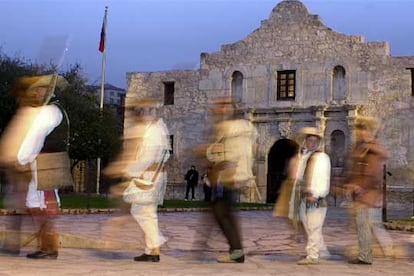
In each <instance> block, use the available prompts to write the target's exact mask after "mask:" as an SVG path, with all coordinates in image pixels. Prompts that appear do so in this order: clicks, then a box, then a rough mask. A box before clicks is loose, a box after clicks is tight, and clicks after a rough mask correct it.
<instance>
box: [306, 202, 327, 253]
mask: <svg viewBox="0 0 414 276" xmlns="http://www.w3.org/2000/svg"><path fill="white" fill-rule="evenodd" d="M326 211H327V208H326V207H320V208H309V209H307V224H306V225H307V227H306V228H307V231H308V242H307V245H306V252H307V255H308V257H309V258H312V259H315V260H317V259H319V249H320V247H321V244H322V241H323V238H322V226H323V223H324V221H325V216H326Z"/></svg>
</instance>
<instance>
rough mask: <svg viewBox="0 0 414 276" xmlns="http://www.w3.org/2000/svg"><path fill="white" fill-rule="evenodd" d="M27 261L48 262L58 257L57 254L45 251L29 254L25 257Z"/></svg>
mask: <svg viewBox="0 0 414 276" xmlns="http://www.w3.org/2000/svg"><path fill="white" fill-rule="evenodd" d="M26 257H27V258H29V259H48V260H56V259H57V257H58V252H57V251H54V252H45V251H36V252H33V253H29V254H27V255H26Z"/></svg>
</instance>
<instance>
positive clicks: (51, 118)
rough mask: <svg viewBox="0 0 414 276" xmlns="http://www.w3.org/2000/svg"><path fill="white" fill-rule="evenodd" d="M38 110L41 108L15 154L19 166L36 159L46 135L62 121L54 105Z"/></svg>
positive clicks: (60, 113)
mask: <svg viewBox="0 0 414 276" xmlns="http://www.w3.org/2000/svg"><path fill="white" fill-rule="evenodd" d="M39 108H41V111H40V112H39V114H38V115H37V117H36V118H35V120H34V121H33V124H32V126H31V127H30V129H29V131H28V133H27V135H26V136H25V138H24V140H23V142H22V144H21V146H20V149H19V152H18V154H17V160H18V162H19V164H21V165H26V164H28V163H30V162H32V161H33V160H35V159H36V157H37V155H38V154H39V153H40V151H41V149H42V148H43V144H44V141H45V138H46V137H47V135H49V134H50V133H51V132H52V131H53V129H55V128H56V127H57V126H58V125H59V124H60V123H61V122H62V119H63V114H62V112H61V111H60V109H59V107H57V106H56V105H46V106H42V107H39Z"/></svg>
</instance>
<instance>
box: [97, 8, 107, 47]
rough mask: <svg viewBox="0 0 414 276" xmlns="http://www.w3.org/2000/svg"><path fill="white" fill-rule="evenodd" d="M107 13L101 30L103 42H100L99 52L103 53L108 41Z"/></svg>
mask: <svg viewBox="0 0 414 276" xmlns="http://www.w3.org/2000/svg"><path fill="white" fill-rule="evenodd" d="M106 13H107V10H105V16H104V19H103V22H102V29H101V40H100V41H99V52H101V53H103V52H104V51H105V40H106Z"/></svg>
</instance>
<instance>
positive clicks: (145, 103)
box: [105, 98, 170, 262]
mask: <svg viewBox="0 0 414 276" xmlns="http://www.w3.org/2000/svg"><path fill="white" fill-rule="evenodd" d="M159 106H160V103H159V102H158V101H157V100H156V99H152V98H143V99H129V101H127V104H126V109H127V116H129V117H128V118H127V119H128V123H129V124H130V125H131V126H130V127H127V128H126V129H125V132H124V144H123V150H122V153H121V156H120V158H119V159H118V160H117V161H115V162H113V163H112V164H111V165H109V167H108V168H106V169H105V173H106V174H107V175H108V176H117V177H119V176H120V177H122V178H123V179H124V180H125V181H124V184H125V185H123V184H121V185H119V187H118V188H121V189H122V191H121V193H122V195H123V200H124V201H125V202H127V203H130V204H131V209H130V212H131V215H132V216H133V218H134V219H135V220H136V221H137V223H138V225H139V226H140V228H141V229H142V231H143V232H144V242H145V250H144V253H143V254H141V255H139V256H136V257H134V260H135V261H137V262H159V261H160V246H161V245H162V244H164V243H165V242H166V238H165V237H164V236H163V235H162V233H161V232H160V230H159V226H158V215H157V207H158V205H162V204H163V200H164V194H165V189H166V181H167V173H166V172H165V169H164V164H165V162H166V161H167V160H168V158H169V157H170V142H169V133H168V129H167V126H166V125H165V123H164V121H163V120H162V119H161V118H158V115H157V109H158V107H159Z"/></svg>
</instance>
